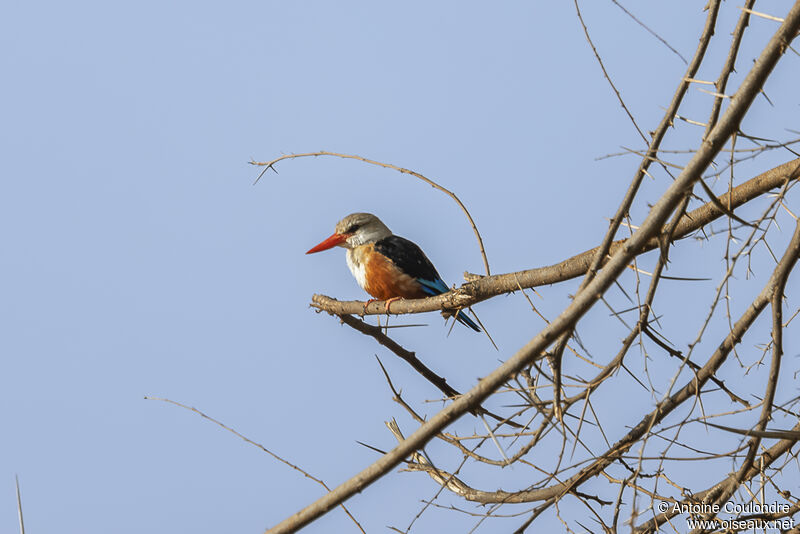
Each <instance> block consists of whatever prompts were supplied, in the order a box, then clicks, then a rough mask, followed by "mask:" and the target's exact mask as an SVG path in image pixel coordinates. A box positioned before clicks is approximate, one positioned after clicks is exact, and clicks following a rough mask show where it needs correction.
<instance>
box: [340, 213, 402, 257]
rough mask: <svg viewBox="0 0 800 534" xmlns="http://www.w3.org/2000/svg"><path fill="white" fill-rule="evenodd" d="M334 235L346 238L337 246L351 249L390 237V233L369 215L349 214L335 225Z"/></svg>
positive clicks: (383, 225)
mask: <svg viewBox="0 0 800 534" xmlns="http://www.w3.org/2000/svg"><path fill="white" fill-rule="evenodd" d="M336 233H337V234H339V235H343V236H347V239H345V240H344V241H343V242H342V243H341V244H340V245H339V246H340V247H344V248H348V249H352V248H356V247H358V246H360V245H365V244H367V243H374V242H376V241H379V240H381V239H383V238H385V237H389V236H390V235H392V231H391V230H389V228H387V227H386V225H385V224H383V222H382V221H381V220H380V219H379V218H377V217H376V216H374V215H373V214H371V213H351V214H350V215H348V216H347V217H345V218H344V219H342V220H341V221H339V222H338V223H336Z"/></svg>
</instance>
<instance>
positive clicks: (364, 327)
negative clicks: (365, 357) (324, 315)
mask: <svg viewBox="0 0 800 534" xmlns="http://www.w3.org/2000/svg"><path fill="white" fill-rule="evenodd" d="M339 318H340V319H341V320H342V322H343V323H345V324H346V325H347V326H349V327H351V328H353V329H354V330H358V331H359V332H361V333H362V334H365V335H368V336H370V337H372V338H373V339H374V340H375V341H377V342H378V343H380V344H381V345H383V346H384V347H386V348H387V349H389V350H390V351H392V352H393V353H394V354H395V355H396V356H398V357H399V358H400V359H402V360H404V361H405V362H406V363H408V364H409V365H410V366H411V367H413V368H414V370H415V371H417V372H418V373H419V374H420V375H422V377H423V378H425V380H427V381H428V382H430V383H431V384H433V385H434V386H436V388H438V389H439V391H441V392H442V393H444V395H445V397H448V398H451V399H454V398H457V397H459V396H461V393H459V392H458V391H457V390H456V389H455V388H453V387H452V386H451V385H450V384H448V383H447V379H446V378H444V377H443V376H439V375H437V374H436V373H434V372H433V371H432V370H431V369H430V368H428V367H427V366H426V365H425V364H424V363H422V362H421V361H420V360H419V358H417V355H416V354H415V353H413V352H411V351H409V350H406V349H404V348H403V347H402V346H401V345H400V344H399V343H397V342H396V341H395V340H393V339H392V338H390V337H389V336H387V335H386V334H384V333H383V331H382V330H381V329H380V328H379V327H377V326H372V325H371V324H367V323H365V322H364V321H361V320H359V319H356V318H355V317H353V316H352V315H340V316H339ZM479 414H485V415H488V416H489V417H491V418H492V419H494V420H496V421H499V422H501V423H503V424H507V425H508V426H511V427H514V428H522V425H520V424H519V423H516V422H514V421H511V420H509V419H507V418H505V417H500V416H499V415H495V414H493V413H492V412H490V411H489V410H486V409H485V408H482V407H480V406H479V407H477V408H476V409H475V410H474V415H479Z"/></svg>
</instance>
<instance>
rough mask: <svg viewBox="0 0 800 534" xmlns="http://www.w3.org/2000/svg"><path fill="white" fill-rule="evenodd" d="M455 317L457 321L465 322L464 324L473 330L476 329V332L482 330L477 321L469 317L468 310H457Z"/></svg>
mask: <svg viewBox="0 0 800 534" xmlns="http://www.w3.org/2000/svg"><path fill="white" fill-rule="evenodd" d="M455 318H456V321H458V322H459V323H461V324H463V325H464V326H468V327H470V328H472V329H473V330H475V331H476V332H480V331H481V329H480V327H479V326H478V325H476V324H475V321H473V320H472V319H470V318H469V316H468V315H467V312H465V311H464V310H458V312H456V315H455Z"/></svg>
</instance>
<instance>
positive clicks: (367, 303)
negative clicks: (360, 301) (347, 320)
mask: <svg viewBox="0 0 800 534" xmlns="http://www.w3.org/2000/svg"><path fill="white" fill-rule="evenodd" d="M373 302H378V299H369V300H368V301H367V302H365V303H364V313H363V314H362V315H366V314H367V306H369V305H370V304H372V303H373Z"/></svg>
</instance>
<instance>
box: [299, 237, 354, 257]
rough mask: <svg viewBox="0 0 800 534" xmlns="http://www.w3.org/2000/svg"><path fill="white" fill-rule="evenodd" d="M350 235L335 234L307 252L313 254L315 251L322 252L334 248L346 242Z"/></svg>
mask: <svg viewBox="0 0 800 534" xmlns="http://www.w3.org/2000/svg"><path fill="white" fill-rule="evenodd" d="M348 237H350V235H349V234H333V235H332V236H330V237H329V238H328V239H326V240H325V241H323V242H322V243H320V244H319V245H317V246H316V247H314V248H312V249H311V250H309V251H308V252H306V254H313V253H315V252H322V251H323V250H328V249H329V248H333V247H335V246H336V245H338V244H340V243H344V242H345V241H346V240H347V238H348Z"/></svg>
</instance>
